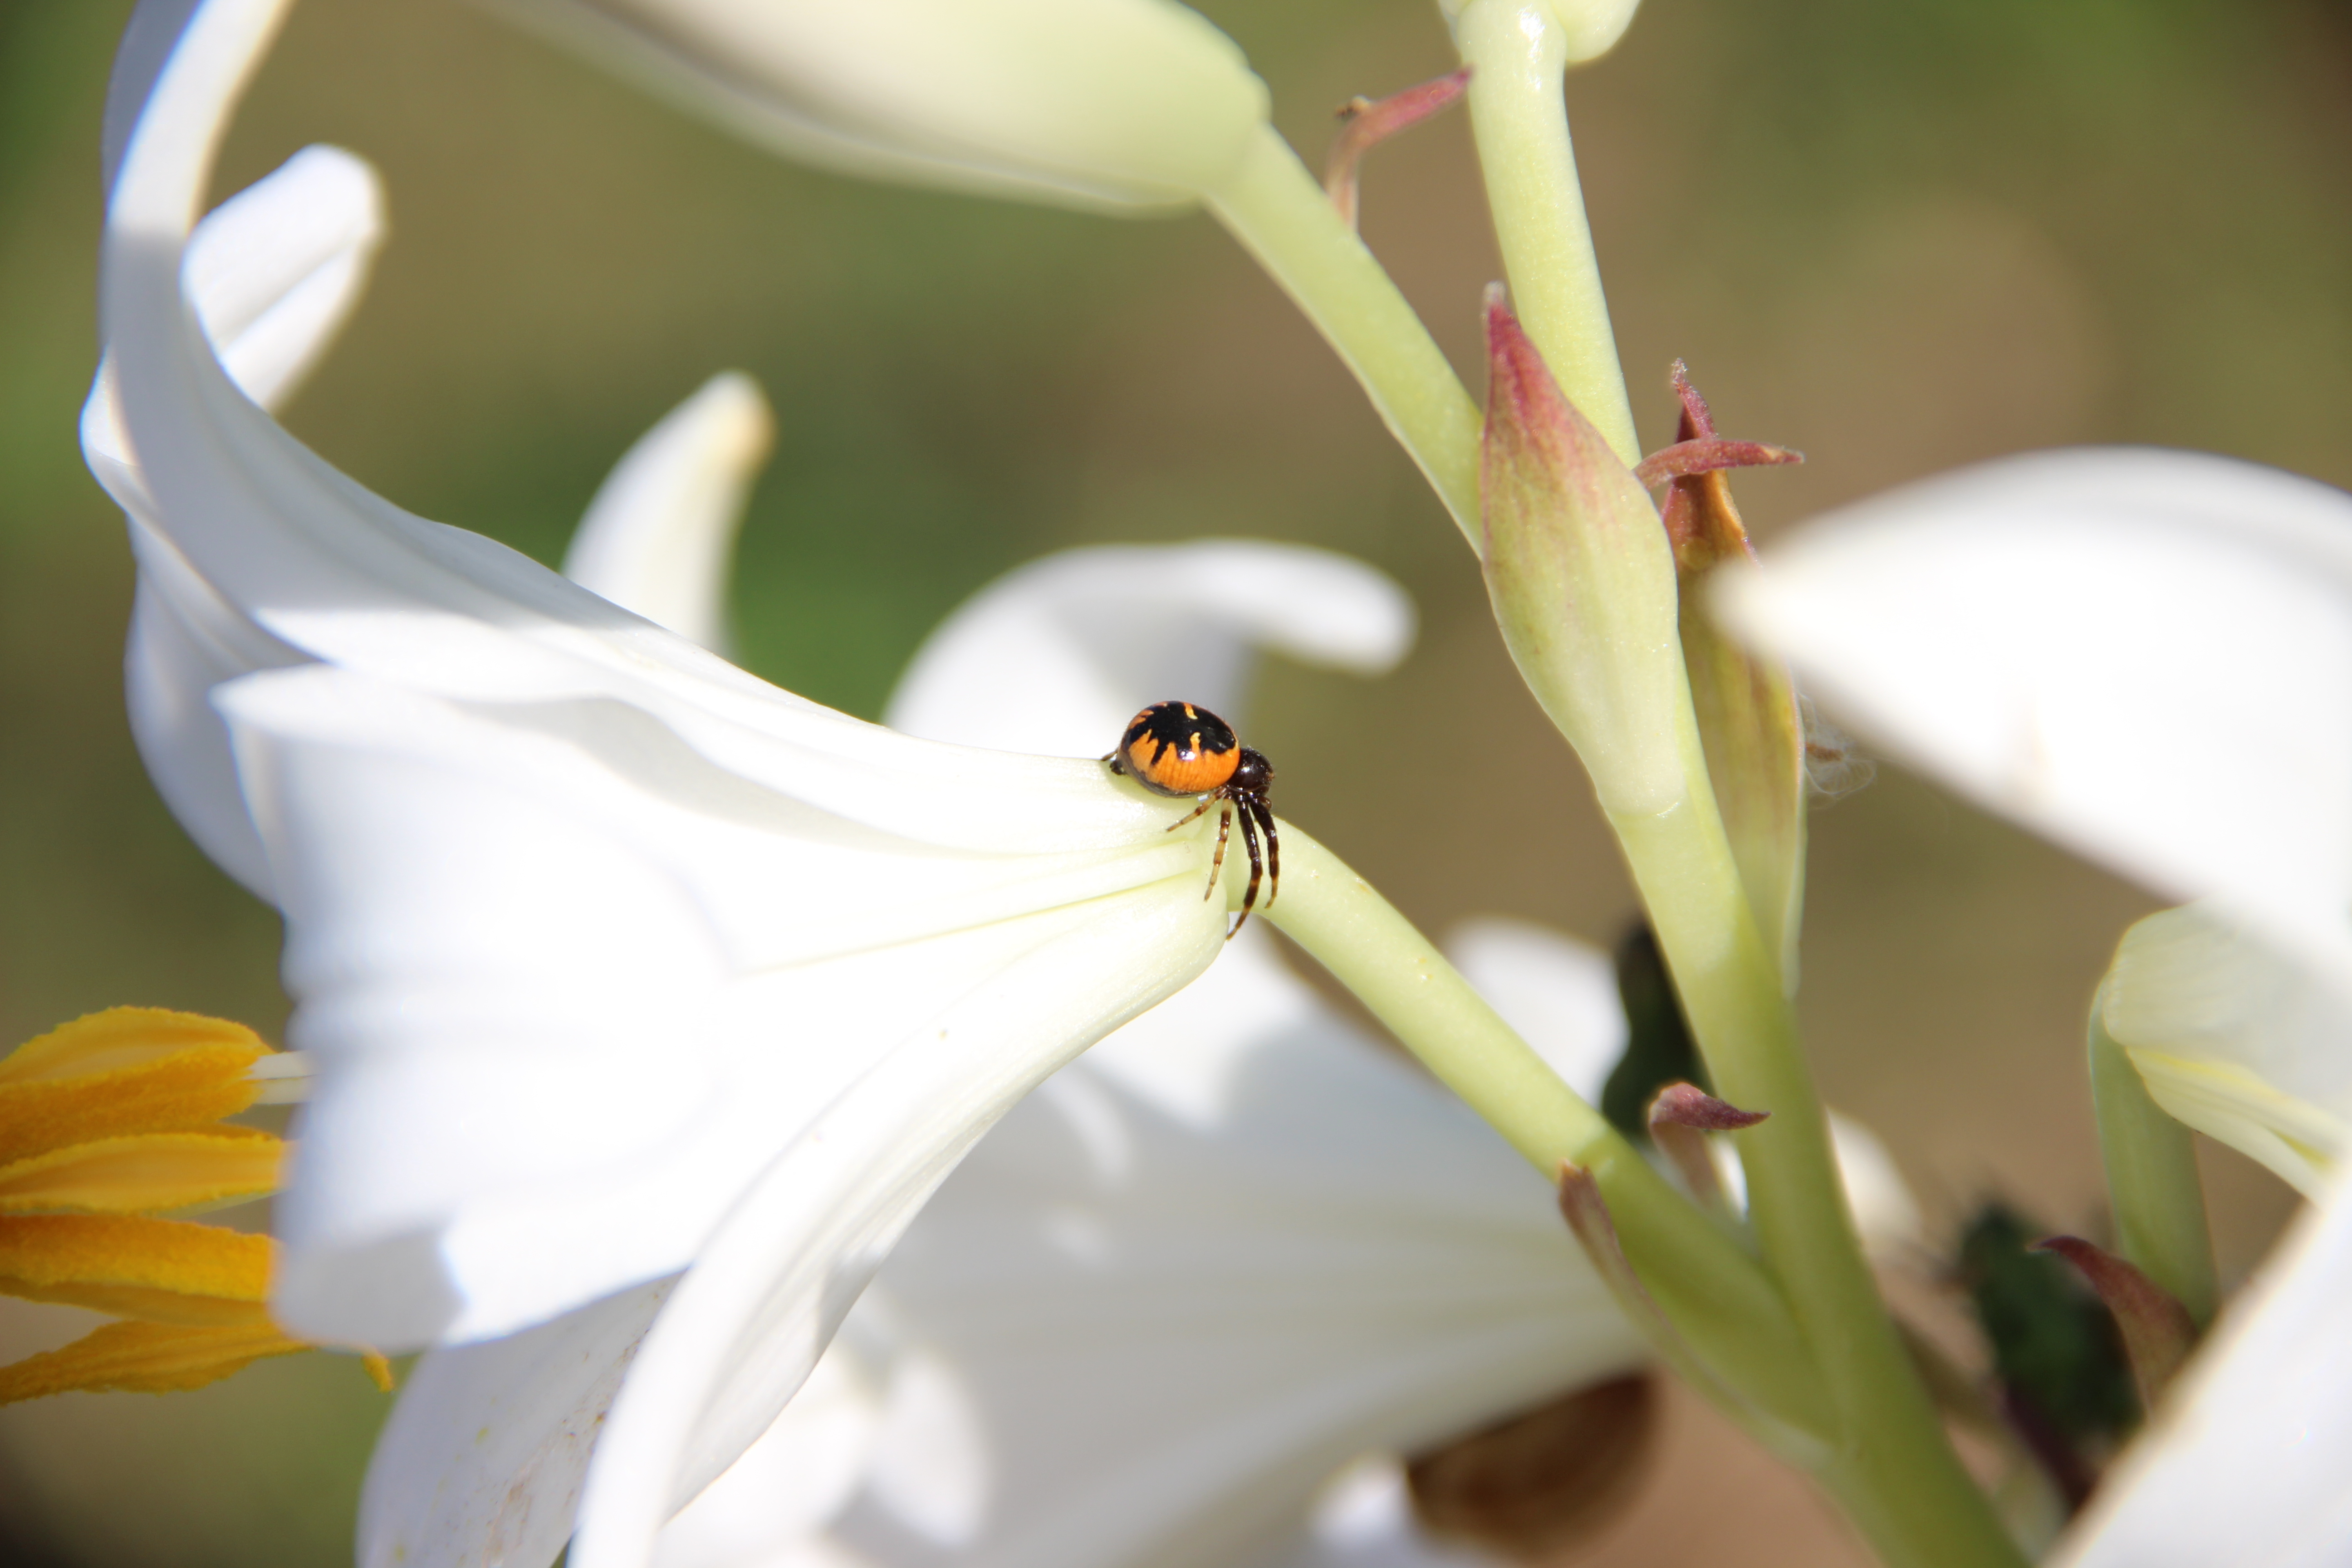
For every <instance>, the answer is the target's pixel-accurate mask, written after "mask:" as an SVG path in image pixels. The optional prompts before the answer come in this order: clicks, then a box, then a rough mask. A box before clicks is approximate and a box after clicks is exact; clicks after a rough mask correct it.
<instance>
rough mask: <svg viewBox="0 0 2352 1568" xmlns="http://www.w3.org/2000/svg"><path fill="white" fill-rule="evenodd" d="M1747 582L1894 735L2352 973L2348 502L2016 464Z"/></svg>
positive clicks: (1792, 649) (2255, 471) (2092, 462)
mask: <svg viewBox="0 0 2352 1568" xmlns="http://www.w3.org/2000/svg"><path fill="white" fill-rule="evenodd" d="M1766 567H1767V569H1766V570H1765V571H1763V572H1760V573H1743V574H1736V576H1737V577H1738V581H1737V582H1736V583H1734V582H1727V584H1725V589H1724V592H1723V594H1722V605H1723V608H1724V610H1725V612H1726V613H1727V615H1728V616H1730V618H1731V620H1732V622H1733V624H1734V625H1736V626H1738V627H1739V628H1740V629H1741V630H1742V632H1743V634H1744V635H1746V636H1748V637H1753V638H1754V639H1756V640H1757V641H1759V642H1760V643H1762V644H1763V645H1765V646H1766V647H1770V648H1771V649H1773V650H1774V651H1776V652H1779V653H1780V654H1782V655H1784V656H1786V657H1787V658H1790V660H1791V662H1793V663H1794V664H1795V665H1796V666H1797V667H1798V668H1799V670H1800V671H1801V673H1802V675H1803V676H1804V678H1805V679H1807V681H1808V682H1809V684H1810V685H1811V688H1812V689H1813V690H1814V691H1815V692H1816V693H1817V694H1818V695H1819V696H1820V697H1821V698H1822V701H1823V702H1824V703H1825V704H1826V705H1829V706H1830V707H1832V709H1833V710H1835V711H1837V712H1838V713H1840V714H1842V715H1843V716H1844V717H1845V718H1847V719H1849V720H1851V721H1853V724H1854V726H1855V727H1856V728H1857V729H1859V730H1861V731H1864V733H1865V734H1867V735H1869V736H1871V737H1872V738H1873V739H1874V740H1876V741H1877V742H1879V743H1881V744H1883V745H1885V746H1886V747H1888V748H1889V749H1890V750H1892V751H1894V752H1899V753H1900V754H1902V755H1903V756H1905V757H1906V758H1907V759H1908V760H1910V761H1911V762H1913V763H1916V764H1917V765H1918V766H1920V767H1922V768H1924V769H1926V770H1927V771H1928V772H1929V773H1934V774H1935V775H1937V777H1939V778H1942V779H1944V780H1946V781H1947V782H1949V783H1951V784H1956V785H1958V787H1959V788H1961V789H1962V790H1964V791H1966V792H1967V793H1969V795H1974V796H1975V797H1976V798H1977V799H1978V800H1979V801H1981V802H1983V803H1984V804H1985V805H1989V806H1990V807H1992V808H1993V809H1994V810H1997V811H2000V812H2002V813H2004V814H2006V815H2009V816H2014V817H2016V818H2018V819H2019V820H2021V821H2022V822H2024V823H2026V824H2027V825H2029V826H2033V827H2035V828H2037V829H2039V830H2041V831H2042V832H2044V833H2047V834H2049V835H2051V836H2053V837H2056V838H2058V839H2059V840H2061V841H2062V842H2063V843H2066V844H2068V845H2070V846H2072V847H2074V848H2076V849H2078V850H2080V851H2082V852H2083V853H2084V854H2085V855H2088V856H2090V857H2092V858H2095V859H2099V860H2102V861H2104V862H2105V863H2106V864H2108V865H2110V866H2112V867H2114V868H2116V869H2118V870H2121V871H2123V872H2125V873H2126V874H2127V875H2131V876H2135V877H2137V878H2139V879H2142V880H2144V881H2146V882H2147V883H2148V884H2149V885H2150V886H2153V887H2155V888H2158V889H2163V890H2165V891H2168V892H2170V893H2173V894H2175V895H2179V896H2183V897H2198V896H2205V895H2214V896H2219V897H2222V898H2225V899H2227V900H2230V901H2231V903H2232V904H2234V905H2236V906H2237V907H2239V908H2241V909H2243V910H2246V911H2248V912H2250V913H2252V914H2254V915H2257V916H2259V917H2260V918H2261V919H2263V921H2266V922H2267V923H2268V924H2269V925H2270V926H2271V928H2272V929H2273V931H2277V932H2279V933H2280V934H2281V935H2282V936H2284V938H2286V939H2287V940H2289V941H2291V942H2295V943H2297V944H2298V945H2300V946H2301V947H2303V948H2305V950H2306V951H2311V952H2316V953H2319V954H2321V955H2322V956H2323V957H2324V958H2326V962H2328V963H2332V964H2334V965H2336V966H2337V967H2338V968H2342V969H2347V970H2352V964H2347V963H2346V962H2345V960H2346V954H2347V951H2352V942H2347V937H2346V934H2345V928H2344V922H2343V912H2344V910H2345V908H2346V906H2347V903H2352V812H2347V810H2346V809H2345V802H2346V801H2347V799H2352V723H2347V712H2352V498H2347V496H2345V495H2344V494H2343V493H2342V492H2340V491H2337V490H2335V489H2329V488H2327V487H2326V486H2323V485H2318V484H2315V483H2313V482H2311V481H2310V480H2307V479H2298V478H2295V477H2294V476H2293V475H2289V474H2284V473H2280V472H2278V471H2276V470H2273V469H2266V468H2254V467H2252V466H2251V465H2248V464H2243V463H2238V462H2232V461H2230V460H2228V459H2226V458H2212V457H2205V456H2200V455H2196V454H2190V453H2182V452H2164V451H2156V450H2137V451H2133V450H2114V451H2099V450H2093V451H2079V452H2059V453H2045V454H2039V455H2035V456H2031V457H2024V458H2009V459H2005V460H2003V461H2000V462H1996V463H1989V464H1986V465H1983V466H1982V467H1979V468H1970V469H1965V470H1962V471H1961V472H1959V473H1957V474H1951V475H1948V476H1945V477H1943V478H1941V479H1933V480H1929V481H1927V482H1926V483H1924V484H1920V485H1916V486H1912V487H1910V488H1908V489H1901V490H1896V491H1894V492H1892V493H1890V494H1887V495H1885V496H1881V497H1877V498H1874V499H1873V500H1868V501H1864V502H1862V503H1859V504H1858V505H1856V506H1853V507H1851V508H1848V509H1846V510H1844V511H1842V512H1839V513H1836V514H1834V515H1832V517H1830V518H1828V519H1825V520H1823V521H1822V522H1821V523H1819V524H1817V525H1815V526H1813V527H1812V528H1810V529H1808V530H1807V531H1805V532H1804V533H1803V534H1802V535H1801V536H1800V537H1799V538H1797V539H1795V540H1792V541H1790V542H1788V543H1787V544H1784V545H1778V546H1776V547H1774V548H1773V549H1772V550H1770V551H1769V552H1767V554H1766Z"/></svg>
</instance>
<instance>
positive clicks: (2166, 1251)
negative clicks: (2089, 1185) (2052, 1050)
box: [2090, 995, 2221, 1328]
mask: <svg viewBox="0 0 2352 1568" xmlns="http://www.w3.org/2000/svg"><path fill="white" fill-rule="evenodd" d="M2104 1003H2105V996H2104V995H2102V996H2101V997H2100V998H2098V999H2097V1000H2095V1001H2094V1002H2093V1003H2092V1004H2091V1027H2090V1037H2091V1100H2092V1103H2093V1105H2094V1106H2095V1108H2096V1110H2097V1113H2098V1119H2099V1152H2100V1153H2101V1155H2102V1156H2103V1157H2104V1158H2105V1162H2106V1167H2107V1196H2108V1200H2109V1201H2110V1202H2111V1203H2113V1204H2114V1205H2115V1210H2116V1242H2117V1244H2118V1247H2119V1248H2120V1250H2121V1251H2122V1253H2123V1256H2124V1260H2125V1261H2126V1262H2127V1263H2129V1264H2131V1265H2132V1266H2133V1267H2134V1268H2137V1269H2138V1270H2139V1271H2140V1272H2141V1273H2143V1274H2145V1275H2147V1277H2148V1278H2149V1279H2153V1280H2154V1281H2156V1283H2157V1284H2158V1285H2160V1286H2162V1287H2163V1288H2164V1289H2167V1290H2168V1291H2170V1292H2171V1293H2172V1296H2173V1299H2174V1300H2177V1301H2179V1303H2180V1304H2181V1305H2182V1306H2184V1307H2186V1308H2188V1309H2189V1316H2190V1317H2191V1318H2194V1319H2195V1320H2196V1321H2197V1325H2198V1327H2200V1328H2203V1327H2206V1326H2207V1325H2209V1324H2210V1323H2211V1322H2212V1321H2213V1313H2214V1311H2215V1310H2217V1309H2218V1307H2219V1305H2220V1299H2221V1292H2220V1289H2219V1287H2218V1286H2217V1285H2216V1283H2215V1281H2214V1278H2213V1238H2212V1236H2211V1234H2210V1232H2209V1231H2208V1230H2207V1229H2206V1225H2205V1190H2204V1188H2203V1187H2202V1186H2200V1184H2199V1183H2198V1180H2197V1149H2196V1146H2195V1144H2194V1143H2193V1142H2191V1141H2190V1139H2189V1129H2188V1128H2186V1127H2183V1126H2182V1125H2181V1124H2180V1123H2179V1122H2178V1121H2174V1120H2173V1119H2172V1118H2171V1117H2170V1116H2168V1115H2167V1114H2166V1113H2165V1111H2164V1110H2163V1109H2162V1108H2161V1107H2159V1106H2158V1104H2157V1103H2156V1100H2154V1098H2152V1097H2151V1096H2150V1095H2149V1094H2148V1092H2147V1083H2146V1082H2145V1081H2143V1080H2142V1079H2141V1078H2140V1076H2139V1069H2138V1068H2136V1067H2134V1066H2133V1065H2132V1061H2131V1058H2130V1057H2129V1056H2128V1055H2126V1053H2125V1051H2124V1048H2123V1047H2121V1046H2119V1045H2117V1044H2116V1041H2115V1039H2114V1037H2111V1036H2110V1035H2109V1034H2108V1033H2107V1026H2106V1022H2105V1018H2104V1017H2103V1016H2102V1011H2103V1005H2104Z"/></svg>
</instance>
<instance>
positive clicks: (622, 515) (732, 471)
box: [563, 371, 775, 653]
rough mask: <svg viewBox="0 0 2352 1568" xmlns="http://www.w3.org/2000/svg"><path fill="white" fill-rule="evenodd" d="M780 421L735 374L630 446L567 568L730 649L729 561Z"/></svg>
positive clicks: (655, 618)
mask: <svg viewBox="0 0 2352 1568" xmlns="http://www.w3.org/2000/svg"><path fill="white" fill-rule="evenodd" d="M774 439H775V421H774V419H773V417H772V416H771V415H770V414H769V412H768V403H767V399H765V398H763V397H761V395H760V389H759V386H758V385H757V384H755V383H754V382H753V381H752V380H751V377H750V376H748V375H745V374H741V373H740V372H739V371H729V372H727V373H726V374H721V375H715V376H713V377H711V378H710V380H709V381H708V382H706V383H704V384H703V386H702V389H701V390H700V391H698V392H697V393H696V394H695V395H693V396H692V397H689V398H688V399H687V400H686V401H685V402H684V403H682V404H680V405H677V408H675V409H673V410H672V411H671V412H670V413H669V414H668V415H667V416H666V417H665V418H664V419H663V420H662V422H661V423H660V424H658V425H656V426H654V427H653V428H652V429H651V430H649V431H647V432H646V435H645V436H644V437H643V438H642V439H640V440H639V441H638V442H637V444H636V445H635V446H634V447H630V448H629V450H628V453H627V455H626V456H625V457H624V458H622V459H621V461H620V464H619V466H618V467H616V468H614V470H613V472H612V475H611V477H610V478H608V479H605V481H604V485H603V486H602V487H601V488H600V489H598V490H597V491H596V498H595V500H592V501H591V502H589V504H588V514H587V516H585V517H584V518H583V519H582V520H581V522H580V530H579V531H578V532H576V533H574V534H573V535H572V548H571V549H570V550H569V551H568V552H565V554H564V557H563V574H564V575H565V576H566V577H569V578H571V579H572V581H573V582H575V583H577V584H580V585H581V586H582V587H583V588H586V589H588V590H589V591H590V592H592V593H596V594H601V595H604V597H605V598H607V599H610V600H612V601H613V603H614V604H616V605H620V606H621V607H622V608H623V609H625V610H634V611H635V612H636V613H637V614H638V615H641V616H645V618H646V619H647V620H649V621H652V622H653V623H655V624H656V626H667V627H668V628H669V629H670V630H671V631H674V632H676V633H677V635H678V636H680V637H685V638H687V639H688V641H690V642H696V643H699V644H701V645H702V646H703V647H707V648H709V649H710V650H712V651H713V652H715V653H725V652H726V651H727V640H728V639H727V563H728V555H729V553H730V552H731V551H732V550H733V549H734V545H735V531H736V529H737V528H738V527H739V526H740V524H741V523H742V521H743V502H744V500H745V499H746V498H747V497H748V496H749V495H750V493H751V481H752V480H753V479H755V478H757V477H758V475H759V471H760V468H761V465H763V464H764V463H766V461H767V460H768V450H769V447H771V446H772V445H773V444H774Z"/></svg>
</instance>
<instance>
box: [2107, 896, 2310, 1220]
mask: <svg viewBox="0 0 2352 1568" xmlns="http://www.w3.org/2000/svg"><path fill="white" fill-rule="evenodd" d="M2102 994H2103V995H2104V997H2105V1006H2104V1009H2103V1014H2102V1016H2103V1017H2104V1019H2105V1024H2106V1026H2107V1032H2108V1033H2109V1034H2111V1035H2113V1036H2114V1037H2116V1040H2117V1041H2118V1042H2119V1043H2120V1044H2122V1045H2123V1046H2124V1047H2126V1049H2127V1050H2128V1051H2129V1052H2130V1054H2131V1058H2132V1062H2133V1064H2134V1065H2135V1066H2136V1067H2137V1068H2139V1073H2140V1077H2141V1078H2142V1079H2145V1080H2146V1081H2147V1088H2148V1092H2149V1093H2150V1094H2152V1095H2154V1096H2155V1097H2156V1101H2157V1103H2158V1104H2159V1105H2161V1106H2163V1107H2164V1108H2165V1110H2168V1111H2170V1112H2171V1113H2172V1114H2173V1115H2174V1116H2176V1117H2178V1118H2179V1120H2181V1121H2185V1122H2187V1123H2188V1124H2189V1126H2191V1127H2194V1128H2196V1129H2197V1130H2198V1131H2200V1132H2203V1133H2205V1134H2206V1135H2207V1136H2209V1137H2212V1138H2217V1139H2219V1140H2221V1142H2224V1143H2227V1144H2229V1145H2230V1146H2231V1148H2234V1149H2236V1150H2238V1151H2239V1152H2241V1153H2243V1154H2246V1155H2249V1156H2251V1157H2252V1158H2253V1159H2256V1160H2259V1161H2261V1162H2262V1163H2263V1164H2265V1165H2268V1166H2269V1167H2270V1168H2271V1169H2272V1170H2273V1171H2274V1172H2276V1173H2278V1174H2279V1175H2280V1176H2281V1177H2283V1178H2284V1179H2285V1180H2286V1181H2289V1182H2292V1183H2294V1184H2295V1185H2296V1186H2298V1187H2301V1188H2302V1189H2303V1190H2304V1191H2305V1194H2309V1195H2311V1196H2313V1197H2316V1196H2318V1195H2319V1194H2320V1192H2321V1191H2322V1190H2323V1189H2324V1188H2325V1187H2326V1185H2327V1184H2328V1177H2329V1175H2330V1173H2332V1172H2333V1170H2334V1168H2335V1166H2336V1162H2337V1161H2339V1160H2340V1159H2341V1158H2342V1156H2343V1153H2344V1150H2345V1147H2346V1144H2347V1134H2352V1048H2347V1044H2352V1041H2347V1030H2346V1026H2345V1009H2344V1004H2343V1002H2342V1001H2341V1000H2340V995H2339V993H2338V992H2337V991H2336V990H2335V989H2334V988H2332V987H2330V986H2327V985H2325V984H2320V983H2319V982H2318V981H2316V980H2315V978H2314V977H2313V975H2312V973H2311V971H2310V970H2309V969H2308V968H2307V967H2306V966H2305V965H2304V964H2301V963H2294V962H2292V961H2290V960H2288V959H2286V958H2284V957H2283V956H2281V955H2280V954H2279V952H2277V950H2276V949H2275V948H2274V947H2273V946H2272V945H2271V944H2270V943H2269V942H2264V941H2263V940H2261V939H2260V938H2258V937H2256V936H2253V935H2251V934H2249V933H2248V932H2247V931H2245V930H2244V929H2243V928H2242V926H2241V925H2239V924H2238V922H2235V921H2231V920H2230V919H2229V917H2228V916H2227V915H2225V914H2223V913H2222V912H2221V911H2220V910H2213V909H2210V908H2206V907H2201V906H2198V905H2190V906H2189V907H2187V908H2185V909H2178V910H2165V911H2163V912H2162V913H2160V914H2155V915H2150V916H2149V917H2148V918H2147V919H2146V920H2144V921H2140V922H2139V923H2138V924H2137V925H2135V926H2133V927H2132V928H2131V930H2129V931H2126V932H2125V933H2124V940H2123V942H2122V944H2121V946H2119V947H2118V948H2117V949H2116V959H2115V963H2114V965H2113V966H2112V967H2111V968H2110V969H2109V970H2108V972H2107V979H2106V984H2105V987H2104V990H2103V993H2102Z"/></svg>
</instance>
